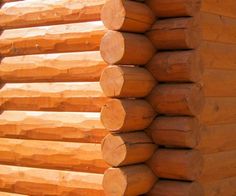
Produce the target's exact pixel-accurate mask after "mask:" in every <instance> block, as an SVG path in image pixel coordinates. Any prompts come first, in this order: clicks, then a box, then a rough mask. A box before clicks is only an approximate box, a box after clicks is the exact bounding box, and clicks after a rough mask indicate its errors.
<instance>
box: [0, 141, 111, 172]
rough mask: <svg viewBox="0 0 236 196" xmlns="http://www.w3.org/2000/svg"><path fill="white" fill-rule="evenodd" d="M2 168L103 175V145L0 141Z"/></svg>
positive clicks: (105, 167)
mask: <svg viewBox="0 0 236 196" xmlns="http://www.w3.org/2000/svg"><path fill="white" fill-rule="evenodd" d="M0 162H1V163H2V164H9V165H17V166H28V167H39V168H51V169H61V170H72V171H80V172H90V173H91V172H92V173H103V172H104V171H105V170H106V169H107V168H108V165H107V164H106V163H105V161H104V160H103V159H102V153H101V145H100V144H86V143H72V142H70V143H68V142H52V141H35V140H22V139H8V138H1V139H0Z"/></svg>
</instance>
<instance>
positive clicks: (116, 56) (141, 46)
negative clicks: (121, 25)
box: [100, 31, 156, 65]
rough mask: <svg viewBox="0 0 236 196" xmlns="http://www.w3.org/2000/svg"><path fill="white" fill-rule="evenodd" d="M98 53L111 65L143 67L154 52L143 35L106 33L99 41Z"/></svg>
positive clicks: (151, 45) (149, 42)
mask: <svg viewBox="0 0 236 196" xmlns="http://www.w3.org/2000/svg"><path fill="white" fill-rule="evenodd" d="M100 51H101V55H102V57H103V59H104V60H105V61H106V62H107V63H108V64H111V65H112V64H116V65H145V64H146V63H147V62H148V61H149V60H150V59H151V58H152V56H153V55H154V53H155V51H156V50H155V48H154V46H153V44H152V43H151V41H149V39H148V38H147V37H146V36H144V35H141V34H134V33H121V32H117V31H108V32H107V33H106V34H105V36H104V37H103V39H102V41H101V45H100Z"/></svg>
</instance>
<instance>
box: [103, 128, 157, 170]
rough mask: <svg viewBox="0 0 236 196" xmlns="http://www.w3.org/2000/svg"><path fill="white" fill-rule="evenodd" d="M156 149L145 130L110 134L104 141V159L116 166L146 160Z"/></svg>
mask: <svg viewBox="0 0 236 196" xmlns="http://www.w3.org/2000/svg"><path fill="white" fill-rule="evenodd" d="M155 149H156V145H155V144H154V143H153V142H152V140H151V139H150V138H149V137H148V136H147V135H146V134H145V133H144V132H135V133H122V134H109V135H107V136H106V137H105V138H104V140H103V142H102V154H103V159H104V160H105V161H106V162H107V163H108V164H109V165H111V166H115V167H117V166H124V165H131V164H136V163H142V162H145V161H147V160H148V159H149V158H150V157H151V156H152V154H153V153H154V152H155Z"/></svg>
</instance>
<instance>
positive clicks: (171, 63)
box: [146, 50, 203, 82]
mask: <svg viewBox="0 0 236 196" xmlns="http://www.w3.org/2000/svg"><path fill="white" fill-rule="evenodd" d="M146 67H147V69H148V70H149V71H150V72H151V73H152V74H153V76H154V77H155V78H156V79H157V80H158V81H160V82H198V81H200V79H201V78H202V75H203V67H202V66H201V63H200V58H199V56H198V55H197V54H196V52H195V51H194V50H193V51H191V50H190V51H177V52H159V53H157V54H156V55H155V56H154V57H153V58H152V60H151V61H150V62H149V63H148V64H147V66H146Z"/></svg>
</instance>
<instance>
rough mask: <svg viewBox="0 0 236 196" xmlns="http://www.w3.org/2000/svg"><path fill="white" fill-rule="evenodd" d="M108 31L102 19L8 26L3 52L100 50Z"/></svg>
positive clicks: (2, 41)
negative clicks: (59, 23) (9, 27)
mask: <svg viewBox="0 0 236 196" xmlns="http://www.w3.org/2000/svg"><path fill="white" fill-rule="evenodd" d="M105 32H106V28H105V27H104V25H103V24H102V22H101V21H96V22H85V23H73V24H66V25H54V26H44V27H31V28H22V29H10V30H4V31H3V32H2V34H1V35H0V55H1V56H17V55H25V54H27V55H28V54H41V53H56V52H74V51H92V50H98V49H99V45H100V42H101V39H102V37H103V35H104V34H105Z"/></svg>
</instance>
